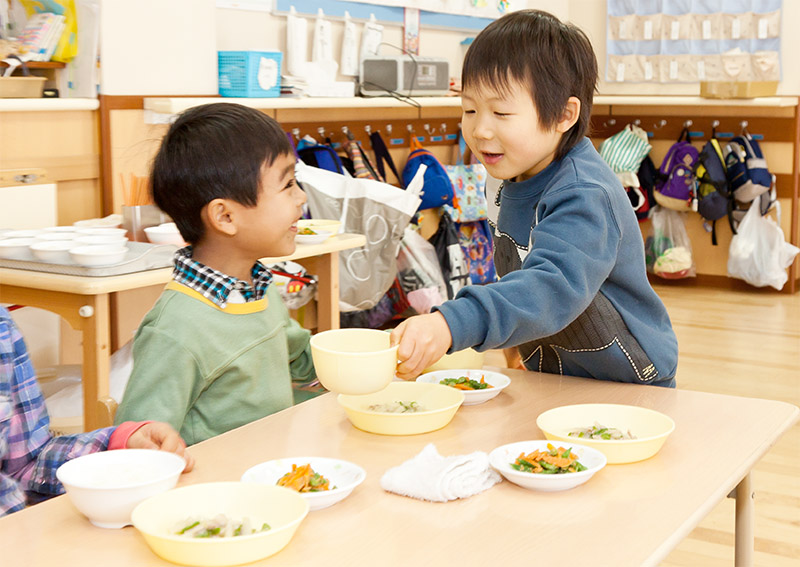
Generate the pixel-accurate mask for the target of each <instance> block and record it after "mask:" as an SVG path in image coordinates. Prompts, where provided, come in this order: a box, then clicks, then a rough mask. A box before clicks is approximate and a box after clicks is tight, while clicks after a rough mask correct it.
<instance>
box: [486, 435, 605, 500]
mask: <svg viewBox="0 0 800 567" xmlns="http://www.w3.org/2000/svg"><path fill="white" fill-rule="evenodd" d="M548 444H552V445H553V446H554V447H556V448H559V447H564V449H569V448H572V452H573V453H575V454H576V455H578V462H579V463H581V464H582V465H583V466H585V467H586V470H585V471H580V472H573V473H563V474H542V473H529V472H522V471H518V470H516V469H513V468H511V465H512V464H513V463H514V462H516V460H517V458H518V457H519V456H520V454H521V453H525V454H528V453H532V452H533V451H536V450H538V451H546V450H547V445H548ZM489 464H491V465H492V467H493V468H494V469H495V470H496V471H497V472H499V473H500V474H501V475H503V476H504V477H505V478H506V479H507V480H510V481H511V482H513V483H514V484H517V485H519V486H521V487H523V488H530V489H533V490H541V491H542V492H557V491H559V490H569V489H570V488H575V487H576V486H579V485H581V484H583V483H584V482H586V481H588V480H589V479H590V478H592V476H594V474H595V473H596V472H597V471H599V470H600V469H602V468H603V467H604V466H606V457H605V455H603V453H601V452H600V451H598V450H596V449H592V448H591V447H585V446H583V445H579V444H577V443H561V442H558V441H519V442H517V443H509V444H508V445H503V446H501V447H497V448H496V449H494V450H493V451H492V452H491V453H489Z"/></svg>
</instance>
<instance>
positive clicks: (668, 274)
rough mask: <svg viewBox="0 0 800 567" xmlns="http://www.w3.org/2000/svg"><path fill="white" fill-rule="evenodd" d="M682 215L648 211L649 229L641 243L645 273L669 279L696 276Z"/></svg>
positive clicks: (662, 208) (660, 208)
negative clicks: (643, 252) (645, 267)
mask: <svg viewBox="0 0 800 567" xmlns="http://www.w3.org/2000/svg"><path fill="white" fill-rule="evenodd" d="M684 216H685V215H684V214H683V213H680V212H678V211H674V210H671V209H665V208H664V207H660V206H656V207H653V208H652V209H651V210H650V221H651V224H652V228H651V232H650V235H649V236H648V237H647V240H646V241H645V243H644V251H645V260H646V262H647V271H648V272H651V273H653V274H655V275H657V276H658V277H661V278H664V279H668V280H675V279H681V278H693V277H695V275H696V274H697V271H696V269H695V264H694V257H693V256H692V242H691V241H690V240H689V234H688V233H687V232H686V224H685V220H684Z"/></svg>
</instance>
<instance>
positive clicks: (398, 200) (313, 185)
mask: <svg viewBox="0 0 800 567" xmlns="http://www.w3.org/2000/svg"><path fill="white" fill-rule="evenodd" d="M295 174H296V176H297V181H298V183H300V186H301V187H302V188H303V190H304V191H305V192H306V195H307V197H308V207H309V210H310V211H311V216H312V217H313V218H320V219H341V218H342V217H343V216H344V217H345V218H344V230H345V232H355V233H358V234H364V235H366V237H367V244H366V245H365V246H363V247H361V248H355V249H351V250H343V251H341V252H339V265H340V270H339V286H340V300H339V305H340V308H341V310H342V311H356V310H360V309H369V308H371V307H374V306H375V305H376V304H377V303H378V301H380V299H381V297H383V295H384V294H385V293H386V292H387V291H388V290H389V288H390V287H391V286H392V282H393V281H394V279H395V276H396V275H397V262H396V258H397V250H398V246H399V244H400V239H401V238H402V237H403V232H404V230H405V227H406V226H407V225H408V223H409V221H410V219H411V217H412V216H413V215H414V213H415V212H416V210H417V207H418V206H419V202H420V199H419V196H418V195H417V194H416V193H415V192H414V190H413V188H410V189H408V190H403V189H400V188H398V187H395V186H393V185H388V184H386V183H381V182H379V181H373V180H371V179H357V178H354V177H345V176H344V175H339V174H337V173H333V172H330V171H325V170H323V169H318V168H315V167H311V166H308V165H305V164H304V163H303V162H298V163H297V166H296V168H295ZM343 212H345V214H344V215H343Z"/></svg>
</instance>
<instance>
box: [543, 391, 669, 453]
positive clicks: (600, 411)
mask: <svg viewBox="0 0 800 567" xmlns="http://www.w3.org/2000/svg"><path fill="white" fill-rule="evenodd" d="M596 423H599V424H602V425H603V426H604V427H611V428H615V429H619V430H621V431H624V432H630V433H631V434H632V435H633V436H635V437H636V439H620V440H605V439H587V438H585V437H577V436H574V435H573V436H570V435H569V432H570V431H574V430H576V429H584V428H590V427H592V426H593V425H595V424H596ZM536 425H538V426H539V429H541V430H542V432H543V433H544V435H545V437H547V438H548V439H551V440H556V441H566V442H571V443H580V444H581V445H585V446H587V447H591V448H593V449H597V450H598V451H602V452H603V454H605V456H606V458H607V459H608V463H609V464H620V463H635V462H636V461H643V460H645V459H649V458H650V457H652V456H653V455H655V454H656V453H658V451H659V450H660V449H661V447H662V446H663V445H664V442H665V441H666V440H667V437H668V436H669V434H670V433H672V431H673V430H674V429H675V422H674V421H673V420H672V418H671V417H669V416H666V415H664V414H663V413H660V412H657V411H655V410H651V409H647V408H643V407H639V406H626V405H619V404H578V405H572V406H562V407H559V408H553V409H551V410H548V411H546V412H544V413H542V414H540V415H539V417H537V418H536Z"/></svg>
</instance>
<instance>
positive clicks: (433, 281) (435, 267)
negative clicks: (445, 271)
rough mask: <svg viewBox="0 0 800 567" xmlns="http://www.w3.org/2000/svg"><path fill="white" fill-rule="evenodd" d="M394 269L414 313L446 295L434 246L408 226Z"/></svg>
mask: <svg viewBox="0 0 800 567" xmlns="http://www.w3.org/2000/svg"><path fill="white" fill-rule="evenodd" d="M397 271H398V273H399V277H400V284H401V285H402V287H403V290H404V291H405V292H406V293H407V294H408V300H409V302H410V303H411V306H412V307H413V308H414V310H415V311H417V312H418V313H428V312H430V310H431V307H433V306H435V305H440V304H442V303H443V302H444V300H445V298H446V297H447V287H446V286H445V283H444V276H443V275H442V269H441V267H440V266H439V258H438V256H437V255H436V249H435V248H434V247H433V245H432V244H431V243H430V242H428V241H427V240H425V239H424V238H422V236H420V234H419V233H418V232H417V231H415V230H414V229H412V228H411V227H406V231H405V232H404V233H403V240H401V241H400V252H399V253H398V255H397ZM419 292H422V293H419Z"/></svg>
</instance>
